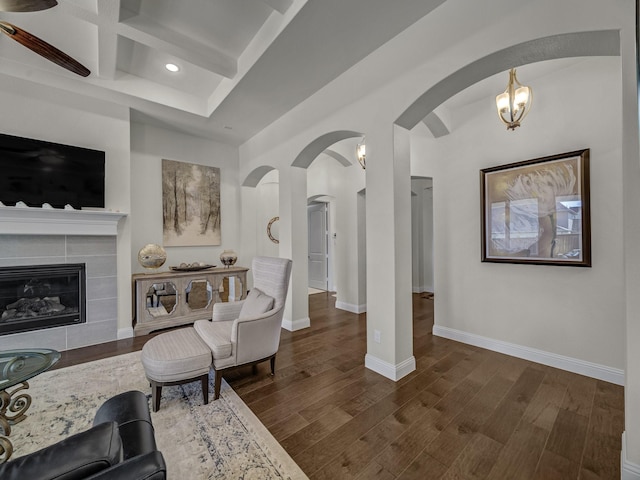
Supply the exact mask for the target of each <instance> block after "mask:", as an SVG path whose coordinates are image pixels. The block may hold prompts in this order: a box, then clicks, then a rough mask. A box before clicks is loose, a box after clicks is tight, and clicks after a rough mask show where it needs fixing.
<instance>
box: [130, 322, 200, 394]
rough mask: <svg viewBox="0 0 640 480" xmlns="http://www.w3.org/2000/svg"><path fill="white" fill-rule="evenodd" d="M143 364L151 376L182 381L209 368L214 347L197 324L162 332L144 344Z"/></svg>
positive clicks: (160, 380) (150, 377) (162, 379)
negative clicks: (210, 347)
mask: <svg viewBox="0 0 640 480" xmlns="http://www.w3.org/2000/svg"><path fill="white" fill-rule="evenodd" d="M141 358H142V365H143V367H144V371H145V373H146V375H147V378H148V379H149V380H155V381H156V382H179V381H181V380H187V379H190V378H195V377H199V376H201V375H204V374H206V373H208V372H209V368H210V367H211V350H210V349H209V347H208V346H207V344H206V343H204V341H203V340H202V339H201V338H200V337H199V336H198V334H197V333H196V331H195V330H194V329H193V327H188V328H181V329H179V330H172V331H170V332H165V333H161V334H160V335H158V336H156V337H153V338H152V339H151V340H149V341H148V342H147V343H145V344H144V346H143V347H142V356H141Z"/></svg>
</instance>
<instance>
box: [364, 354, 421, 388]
mask: <svg viewBox="0 0 640 480" xmlns="http://www.w3.org/2000/svg"><path fill="white" fill-rule="evenodd" d="M364 366H365V367H367V368H368V369H369V370H373V371H374V372H376V373H379V374H380V375H382V376H383V377H387V378H390V379H391V380H393V381H394V382H396V381H398V380H400V379H401V378H402V377H404V376H406V375H409V374H410V373H411V372H413V371H414V370H415V369H416V359H415V357H414V356H413V355H412V356H411V357H409V358H407V359H406V360H404V361H402V362H400V363H399V364H397V365H393V364H391V363H389V362H385V361H384V360H380V359H379V358H378V357H374V356H373V355H371V354H369V353H367V354H366V355H365V356H364Z"/></svg>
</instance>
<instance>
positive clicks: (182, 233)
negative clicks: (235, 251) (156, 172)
mask: <svg viewBox="0 0 640 480" xmlns="http://www.w3.org/2000/svg"><path fill="white" fill-rule="evenodd" d="M162 227H163V228H162V230H163V243H164V246H166V247H177V246H194V245H220V238H221V235H220V169H219V168H217V167H207V166H205V165H196V164H193V163H184V162H176V161H174V160H165V159H163V160H162Z"/></svg>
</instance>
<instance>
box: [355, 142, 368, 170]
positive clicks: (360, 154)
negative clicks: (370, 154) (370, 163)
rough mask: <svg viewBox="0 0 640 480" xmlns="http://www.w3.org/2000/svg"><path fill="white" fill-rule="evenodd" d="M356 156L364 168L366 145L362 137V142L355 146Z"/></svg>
mask: <svg viewBox="0 0 640 480" xmlns="http://www.w3.org/2000/svg"><path fill="white" fill-rule="evenodd" d="M356 158H357V159H358V162H360V166H361V167H362V169H363V170H364V169H365V168H366V145H365V143H364V137H363V138H362V142H361V143H359V144H358V145H357V146H356Z"/></svg>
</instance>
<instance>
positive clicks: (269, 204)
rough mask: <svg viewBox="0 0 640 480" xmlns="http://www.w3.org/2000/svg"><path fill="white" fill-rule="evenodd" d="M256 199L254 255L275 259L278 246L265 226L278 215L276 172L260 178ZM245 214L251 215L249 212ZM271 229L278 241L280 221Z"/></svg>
mask: <svg viewBox="0 0 640 480" xmlns="http://www.w3.org/2000/svg"><path fill="white" fill-rule="evenodd" d="M256 198H257V199H258V201H257V202H256V206H255V222H256V245H257V249H256V254H257V255H266V256H269V257H277V256H278V251H279V247H278V244H276V243H273V242H272V241H271V240H270V239H269V236H268V235H267V225H268V224H269V221H270V220H271V219H272V218H273V217H277V216H279V215H280V213H279V174H278V170H271V171H270V172H269V173H267V174H266V175H265V176H264V177H262V180H260V183H258V185H257V186H256ZM246 213H247V215H251V213H250V212H246ZM272 228H273V229H274V236H275V237H276V238H278V239H279V236H280V221H279V220H277V221H276V222H274V224H273V227H272Z"/></svg>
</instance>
